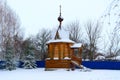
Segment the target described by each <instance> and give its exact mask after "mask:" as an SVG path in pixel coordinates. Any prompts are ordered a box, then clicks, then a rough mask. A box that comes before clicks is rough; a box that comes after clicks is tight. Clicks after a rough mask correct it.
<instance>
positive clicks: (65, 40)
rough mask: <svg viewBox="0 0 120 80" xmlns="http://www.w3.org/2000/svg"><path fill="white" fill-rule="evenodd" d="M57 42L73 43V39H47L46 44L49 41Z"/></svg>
mask: <svg viewBox="0 0 120 80" xmlns="http://www.w3.org/2000/svg"><path fill="white" fill-rule="evenodd" d="M58 42H66V43H75V42H74V41H72V40H70V39H56V40H50V41H48V42H47V44H49V43H58Z"/></svg>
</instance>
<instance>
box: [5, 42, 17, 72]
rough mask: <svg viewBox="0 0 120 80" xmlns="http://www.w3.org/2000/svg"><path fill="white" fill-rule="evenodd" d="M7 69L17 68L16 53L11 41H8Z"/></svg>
mask: <svg viewBox="0 0 120 80" xmlns="http://www.w3.org/2000/svg"><path fill="white" fill-rule="evenodd" d="M5 69H7V70H10V71H11V70H14V69H16V65H15V61H14V55H13V48H12V46H11V45H10V42H9V41H8V42H7V43H6V52H5Z"/></svg>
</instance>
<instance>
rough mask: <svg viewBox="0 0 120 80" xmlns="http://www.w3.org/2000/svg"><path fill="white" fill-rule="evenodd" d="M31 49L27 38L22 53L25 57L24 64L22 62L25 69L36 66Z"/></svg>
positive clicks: (32, 48)
mask: <svg viewBox="0 0 120 80" xmlns="http://www.w3.org/2000/svg"><path fill="white" fill-rule="evenodd" d="M33 50H34V47H33V46H32V45H31V42H30V41H29V40H27V41H25V51H24V53H25V54H26V57H25V60H24V64H23V67H24V68H25V69H32V68H36V66H37V65H36V61H35V56H34V53H33Z"/></svg>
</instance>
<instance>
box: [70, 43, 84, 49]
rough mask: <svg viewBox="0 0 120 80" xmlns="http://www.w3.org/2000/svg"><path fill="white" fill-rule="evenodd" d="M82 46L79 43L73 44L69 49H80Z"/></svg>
mask: <svg viewBox="0 0 120 80" xmlns="http://www.w3.org/2000/svg"><path fill="white" fill-rule="evenodd" d="M81 46H82V44H81V43H75V44H74V45H73V46H71V48H80V47H81Z"/></svg>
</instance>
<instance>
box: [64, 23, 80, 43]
mask: <svg viewBox="0 0 120 80" xmlns="http://www.w3.org/2000/svg"><path fill="white" fill-rule="evenodd" d="M66 30H68V32H69V38H70V39H71V40H73V41H75V42H77V43H79V42H82V30H81V27H80V24H79V22H78V21H75V22H72V23H70V24H68V25H67V28H66Z"/></svg>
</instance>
